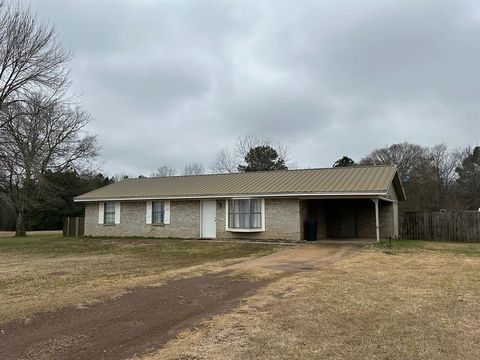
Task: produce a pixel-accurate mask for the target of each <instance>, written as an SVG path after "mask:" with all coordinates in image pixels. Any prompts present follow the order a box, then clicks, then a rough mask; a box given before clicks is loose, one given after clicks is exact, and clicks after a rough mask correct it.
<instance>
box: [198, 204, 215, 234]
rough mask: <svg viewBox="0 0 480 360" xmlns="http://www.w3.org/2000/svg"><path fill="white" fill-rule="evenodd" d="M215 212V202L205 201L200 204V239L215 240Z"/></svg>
mask: <svg viewBox="0 0 480 360" xmlns="http://www.w3.org/2000/svg"><path fill="white" fill-rule="evenodd" d="M216 211H217V202H216V201H215V200H205V201H202V202H201V211H200V213H201V223H200V226H201V228H200V235H201V237H202V238H210V239H212V238H216V237H217V225H216V223H215V222H216V217H217V216H216Z"/></svg>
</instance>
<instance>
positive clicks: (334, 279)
mask: <svg viewBox="0 0 480 360" xmlns="http://www.w3.org/2000/svg"><path fill="white" fill-rule="evenodd" d="M412 244H413V243H412ZM461 246H462V245H457V246H454V245H451V244H448V245H444V244H435V243H428V245H426V246H425V247H426V249H425V247H424V246H422V244H419V243H416V244H415V246H413V247H412V246H405V245H402V244H400V243H399V246H398V249H397V250H394V251H389V252H386V251H384V249H378V248H371V249H367V250H365V251H363V252H361V253H359V254H357V255H354V256H352V257H350V258H346V259H343V260H341V261H339V262H337V263H336V264H334V265H331V266H329V267H327V268H324V269H322V270H319V271H317V272H313V273H301V274H297V275H294V276H290V277H284V278H282V279H280V280H279V281H276V282H275V283H273V284H271V285H270V286H268V287H266V288H264V289H262V290H261V291H260V292H259V293H258V294H257V295H255V296H254V297H251V298H249V299H248V300H247V301H246V302H245V303H244V304H243V305H241V306H239V307H238V308H237V309H236V310H235V311H233V312H231V313H228V314H224V315H220V316H217V317H215V318H214V319H212V320H211V321H208V322H205V323H204V324H203V325H202V326H201V327H199V328H198V329H193V330H190V331H186V332H183V333H181V334H180V336H179V337H178V339H176V340H174V341H172V342H170V343H169V344H167V346H165V347H164V348H163V349H162V350H161V351H160V352H159V353H157V354H154V355H150V356H146V357H144V359H149V360H152V359H182V360H190V359H191V360H193V359H195V360H200V359H213V360H215V359H448V360H451V359H478V358H480V326H479V324H480V311H479V309H480V257H479V256H478V255H479V254H480V246H479V245H475V246H470V245H468V246H467V247H465V251H463V250H461V249H462V248H461ZM466 254H467V255H466Z"/></svg>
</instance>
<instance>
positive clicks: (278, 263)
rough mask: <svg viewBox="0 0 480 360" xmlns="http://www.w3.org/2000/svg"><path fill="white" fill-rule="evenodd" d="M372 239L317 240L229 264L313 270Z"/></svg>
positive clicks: (249, 268) (285, 269) (354, 250)
mask: <svg viewBox="0 0 480 360" xmlns="http://www.w3.org/2000/svg"><path fill="white" fill-rule="evenodd" d="M371 243H372V241H371V240H350V241H349V240H344V241H340V240H338V241H337V240H335V241H318V242H317V241H316V242H312V243H307V244H304V245H301V246H297V247H294V248H291V249H286V250H283V251H278V252H276V253H274V254H271V255H267V256H262V257H260V258H258V259H254V260H250V261H246V262H243V263H239V264H235V265H232V266H229V267H228V269H231V270H255V269H257V268H259V269H270V270H279V271H282V272H298V271H312V270H316V269H318V268H321V267H323V266H326V265H329V264H332V263H334V262H335V261H338V260H340V259H341V258H343V257H345V256H349V255H351V254H353V253H355V252H357V251H358V250H359V249H361V248H362V247H363V246H365V245H367V244H371Z"/></svg>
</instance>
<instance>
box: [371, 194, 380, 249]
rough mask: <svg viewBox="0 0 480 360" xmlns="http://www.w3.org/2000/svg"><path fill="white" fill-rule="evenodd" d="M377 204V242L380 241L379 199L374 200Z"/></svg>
mask: <svg viewBox="0 0 480 360" xmlns="http://www.w3.org/2000/svg"><path fill="white" fill-rule="evenodd" d="M372 201H373V202H374V203H375V232H376V236H377V242H379V241H380V220H379V218H378V199H372Z"/></svg>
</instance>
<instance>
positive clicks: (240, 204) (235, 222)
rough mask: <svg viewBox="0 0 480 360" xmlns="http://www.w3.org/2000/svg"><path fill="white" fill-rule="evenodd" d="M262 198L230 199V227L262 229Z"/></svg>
mask: <svg viewBox="0 0 480 360" xmlns="http://www.w3.org/2000/svg"><path fill="white" fill-rule="evenodd" d="M262 227H263V224H262V199H232V200H228V228H230V229H260V230H261V229H262Z"/></svg>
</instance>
